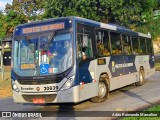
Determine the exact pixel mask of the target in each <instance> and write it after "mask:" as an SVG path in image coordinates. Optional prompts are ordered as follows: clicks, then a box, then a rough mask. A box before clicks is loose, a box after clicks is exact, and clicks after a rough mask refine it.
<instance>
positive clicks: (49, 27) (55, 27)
mask: <svg viewBox="0 0 160 120" xmlns="http://www.w3.org/2000/svg"><path fill="white" fill-rule="evenodd" d="M63 28H64V23H57V24H49V25H43V26H36V27H28V28H23V29H22V31H23V34H28V33H35V32H42V31H48V30H59V29H63Z"/></svg>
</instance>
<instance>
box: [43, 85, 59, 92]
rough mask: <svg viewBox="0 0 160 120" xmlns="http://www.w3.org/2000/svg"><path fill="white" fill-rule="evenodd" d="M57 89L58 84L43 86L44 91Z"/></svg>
mask: <svg viewBox="0 0 160 120" xmlns="http://www.w3.org/2000/svg"><path fill="white" fill-rule="evenodd" d="M55 90H58V86H46V87H44V91H55Z"/></svg>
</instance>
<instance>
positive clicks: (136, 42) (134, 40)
mask: <svg viewBox="0 0 160 120" xmlns="http://www.w3.org/2000/svg"><path fill="white" fill-rule="evenodd" d="M132 49H133V54H134V55H137V54H141V53H142V51H141V49H140V48H139V40H138V37H133V36H132Z"/></svg>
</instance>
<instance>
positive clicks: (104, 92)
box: [91, 80, 109, 103]
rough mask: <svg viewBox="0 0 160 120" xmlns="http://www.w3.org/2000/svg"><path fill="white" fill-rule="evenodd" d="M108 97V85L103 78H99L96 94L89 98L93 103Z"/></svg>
mask: <svg viewBox="0 0 160 120" xmlns="http://www.w3.org/2000/svg"><path fill="white" fill-rule="evenodd" d="M108 97H109V87H108V84H107V82H106V81H105V80H101V81H100V82H99V84H98V96H96V97H93V98H91V101H92V102H94V103H100V102H104V101H105V100H106V99H107V98H108Z"/></svg>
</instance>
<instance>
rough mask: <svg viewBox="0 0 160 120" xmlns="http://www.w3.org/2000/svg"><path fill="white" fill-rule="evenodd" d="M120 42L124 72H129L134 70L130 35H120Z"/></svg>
mask: <svg viewBox="0 0 160 120" xmlns="http://www.w3.org/2000/svg"><path fill="white" fill-rule="evenodd" d="M122 43H123V53H124V60H125V64H124V66H125V74H126V75H127V74H130V73H133V72H135V71H136V68H135V65H134V61H135V55H134V54H133V52H132V44H131V37H130V36H129V35H125V34H123V35H122Z"/></svg>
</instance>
